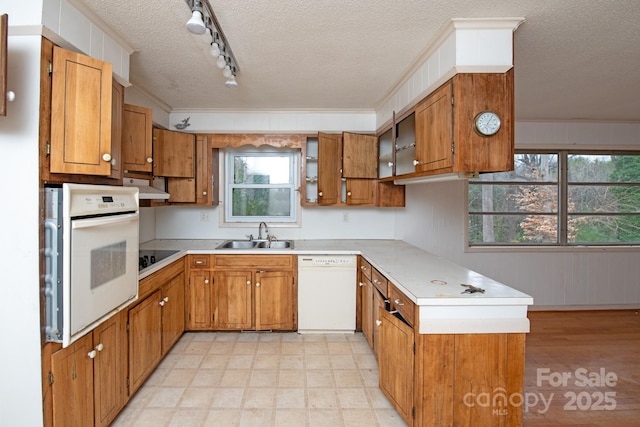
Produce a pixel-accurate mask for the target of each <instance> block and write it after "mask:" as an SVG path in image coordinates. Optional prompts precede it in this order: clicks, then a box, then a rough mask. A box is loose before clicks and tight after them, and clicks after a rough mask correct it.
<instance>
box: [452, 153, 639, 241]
mask: <svg viewBox="0 0 640 427" xmlns="http://www.w3.org/2000/svg"><path fill="white" fill-rule="evenodd" d="M518 154H553V155H557V157H558V173H557V174H558V176H557V181H556V182H555V184H554V185H556V186H557V195H558V200H557V213H556V217H557V221H558V228H557V241H556V242H555V243H535V242H527V243H505V242H498V243H490V242H479V243H472V242H471V239H470V237H471V234H470V233H471V226H470V224H471V217H472V216H474V215H477V216H483V215H487V214H499V215H522V213H519V212H509V213H505V212H496V211H492V212H486V213H484V212H478V211H471V209H470V206H469V196H470V188H471V186H472V185H479V186H480V187H481V186H482V185H495V184H501V185H522V184H523V182H522V181H487V183H486V184H483V183H482V181H471V180H466V182H465V211H466V214H465V240H466V242H465V248H466V249H465V250H466V251H468V252H474V251H490V250H496V249H497V250H509V251H512V250H516V251H528V250H539V249H543V250H545V249H546V250H549V251H557V250H567V249H571V250H594V249H595V250H603V249H624V250H628V249H629V248H634V249H638V250H640V242H637V243H626V242H621V243H616V242H586V243H585V242H569V225H568V224H569V222H568V221H569V217H570V216H571V215H581V216H582V215H584V216H595V215H598V216H602V215H605V216H624V215H634V214H635V213H622V212H605V213H602V212H600V213H595V212H594V213H587V212H571V213H570V212H569V189H570V187H571V186H572V185H573V186H590V185H591V186H603V187H604V186H637V187H640V181H634V182H624V183H614V182H611V181H603V182H600V181H598V182H593V181H579V182H573V183H569V181H568V172H569V171H568V168H569V161H568V160H569V157H570V156H571V155H584V156H589V155H595V156H597V155H602V156H612V155H629V156H640V151H637V150H589V149H571V148H562V149H549V148H547V149H526V148H520V149H516V150H515V154H514V155H518ZM552 183H553V182H552ZM541 184H542V183H541ZM542 185H549V184H542ZM532 213H533V212H532ZM539 213H540V214H546V213H544V212H539ZM528 214H531V213H529V212H528V213H527V215H528ZM534 214H535V213H534Z"/></svg>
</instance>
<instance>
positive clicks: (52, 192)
mask: <svg viewBox="0 0 640 427" xmlns="http://www.w3.org/2000/svg"><path fill="white" fill-rule="evenodd" d="M45 200H46V204H45V233H44V234H45V301H46V307H45V314H46V316H45V317H46V325H45V335H46V339H47V341H53V342H61V343H62V345H63V347H66V346H68V345H69V344H71V343H72V342H74V341H75V340H77V339H79V338H80V337H82V336H83V335H84V334H86V333H87V332H89V331H90V330H91V329H93V328H94V327H95V326H97V325H98V324H100V323H101V322H102V321H104V320H106V319H108V318H109V317H110V316H112V315H113V314H115V313H116V312H117V311H118V310H119V309H121V308H122V307H124V306H126V305H127V304H129V303H131V302H132V301H133V300H135V299H136V298H137V296H138V249H139V241H138V239H139V237H138V225H139V207H138V206H139V203H138V189H137V188H133V187H118V186H105V185H86V184H63V185H62V187H61V188H46V189H45Z"/></svg>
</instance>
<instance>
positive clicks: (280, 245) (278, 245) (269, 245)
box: [256, 240, 293, 249]
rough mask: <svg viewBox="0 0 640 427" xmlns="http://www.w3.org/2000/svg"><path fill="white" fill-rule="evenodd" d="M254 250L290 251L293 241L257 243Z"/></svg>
mask: <svg viewBox="0 0 640 427" xmlns="http://www.w3.org/2000/svg"><path fill="white" fill-rule="evenodd" d="M256 248H261V249H292V248H293V241H291V240H273V241H271V242H269V241H267V242H258V244H257V245H256Z"/></svg>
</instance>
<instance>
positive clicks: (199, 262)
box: [196, 260, 204, 265]
mask: <svg viewBox="0 0 640 427" xmlns="http://www.w3.org/2000/svg"><path fill="white" fill-rule="evenodd" d="M196 264H198V265H202V264H204V261H200V260H198V261H196Z"/></svg>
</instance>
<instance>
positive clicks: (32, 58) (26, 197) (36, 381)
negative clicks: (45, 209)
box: [0, 0, 42, 426]
mask: <svg viewBox="0 0 640 427" xmlns="http://www.w3.org/2000/svg"><path fill="white" fill-rule="evenodd" d="M15 3H18V2H15V1H12V0H0V13H2V12H7V13H8V14H9V25H10V29H9V42H8V51H9V58H8V89H9V90H12V91H14V92H15V94H16V100H15V101H14V102H12V103H9V105H8V115H7V117H0V153H1V155H0V182H2V183H3V186H2V190H3V191H2V193H3V194H2V197H3V199H4V201H3V209H1V210H0V223H2V224H4V227H3V230H2V244H1V245H0V271H2V283H1V284H0V288H2V299H0V325H2V327H0V342H1V343H2V351H1V352H0V379H1V380H0V424H2V425H3V426H41V425H42V385H41V380H40V373H41V357H40V286H39V262H38V257H39V238H38V230H39V228H40V227H39V217H38V214H39V202H38V200H39V190H38V121H39V115H38V114H37V112H38V110H39V96H40V88H39V79H40V76H39V73H40V44H41V39H40V37H39V36H36V35H31V36H29V35H24V36H12V35H11V34H12V31H11V25H17V24H20V25H37V24H39V22H38V21H39V17H38V16H37V15H36V16H35V18H34V15H33V14H30V15H29V14H25V13H24V11H23V12H19V11H18V7H17V5H16V4H15ZM25 6H31V7H32V8H33V9H31V10H39V9H41V8H42V2H41V1H22V2H20V9H24V8H25ZM27 10H30V8H29V7H27ZM34 19H35V21H34ZM0 95H1V96H4V94H0Z"/></svg>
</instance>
